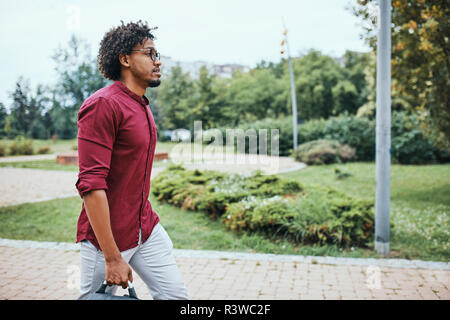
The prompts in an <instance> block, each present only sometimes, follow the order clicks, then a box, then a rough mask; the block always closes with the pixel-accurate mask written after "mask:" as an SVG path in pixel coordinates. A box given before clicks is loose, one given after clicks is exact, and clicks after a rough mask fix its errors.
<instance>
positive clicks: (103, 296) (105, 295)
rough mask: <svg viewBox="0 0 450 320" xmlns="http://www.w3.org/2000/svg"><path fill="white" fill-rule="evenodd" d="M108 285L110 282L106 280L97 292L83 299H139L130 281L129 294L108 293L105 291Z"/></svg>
mask: <svg viewBox="0 0 450 320" xmlns="http://www.w3.org/2000/svg"><path fill="white" fill-rule="evenodd" d="M107 286H108V284H107V283H106V281H104V282H103V283H102V285H101V286H100V288H99V289H98V290H97V291H96V292H95V293H90V294H88V295H87V296H85V297H84V298H82V300H139V298H138V297H137V295H136V291H135V290H134V287H133V285H132V284H131V282H130V281H128V294H125V295H123V296H115V295H112V294H110V293H106V292H105V291H106V287H107Z"/></svg>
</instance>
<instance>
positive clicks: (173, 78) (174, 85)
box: [157, 66, 194, 129]
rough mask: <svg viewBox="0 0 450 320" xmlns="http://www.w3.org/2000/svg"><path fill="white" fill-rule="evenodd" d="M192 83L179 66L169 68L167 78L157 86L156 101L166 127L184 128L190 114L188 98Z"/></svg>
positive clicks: (190, 96)
mask: <svg viewBox="0 0 450 320" xmlns="http://www.w3.org/2000/svg"><path fill="white" fill-rule="evenodd" d="M193 93H194V85H193V81H192V79H191V77H190V76H189V74H188V73H183V70H182V69H181V67H180V66H175V67H173V68H171V70H170V72H169V74H168V76H167V78H165V79H164V80H163V81H161V85H160V86H159V87H158V99H157V103H158V105H159V106H161V113H162V114H163V115H164V118H163V121H162V123H163V125H164V127H165V128H168V129H178V128H186V126H187V125H188V124H189V120H187V119H186V118H187V117H189V116H190V114H191V111H190V110H189V103H188V99H190V98H192V95H193Z"/></svg>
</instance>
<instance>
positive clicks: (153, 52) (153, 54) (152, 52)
mask: <svg viewBox="0 0 450 320" xmlns="http://www.w3.org/2000/svg"><path fill="white" fill-rule="evenodd" d="M131 51H148V52H146V53H145V54H146V55H148V56H149V57H150V59H152V60H153V61H155V60H156V59H158V60H161V59H160V57H161V54H160V53H159V52H158V51H156V50H155V49H153V48H145V49H135V50H131Z"/></svg>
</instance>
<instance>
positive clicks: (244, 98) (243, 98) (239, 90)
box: [229, 68, 289, 121]
mask: <svg viewBox="0 0 450 320" xmlns="http://www.w3.org/2000/svg"><path fill="white" fill-rule="evenodd" d="M287 85H288V83H286V79H278V78H276V76H275V74H274V73H273V72H271V70H270V69H268V68H265V69H261V68H259V69H258V68H257V69H253V70H250V71H249V72H248V73H242V72H239V73H236V74H235V75H234V76H233V78H232V79H231V82H230V86H229V101H230V103H231V104H232V105H233V107H234V108H235V111H236V112H235V116H236V119H238V120H239V121H255V120H258V119H263V118H266V117H279V116H281V115H285V114H286V113H287V112H288V111H287V107H288V100H287V99H288V97H287V93H288V92H289V91H288V90H289V87H288V86H287Z"/></svg>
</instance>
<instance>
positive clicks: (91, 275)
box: [79, 223, 188, 300]
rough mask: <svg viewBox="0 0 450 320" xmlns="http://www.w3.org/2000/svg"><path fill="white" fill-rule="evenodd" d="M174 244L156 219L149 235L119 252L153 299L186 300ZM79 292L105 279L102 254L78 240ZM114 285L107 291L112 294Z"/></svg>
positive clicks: (91, 291) (186, 296)
mask: <svg viewBox="0 0 450 320" xmlns="http://www.w3.org/2000/svg"><path fill="white" fill-rule="evenodd" d="M172 250H173V244H172V240H170V237H169V235H168V234H167V232H166V230H165V229H164V228H163V226H162V225H161V224H160V223H158V224H157V225H156V226H155V227H154V228H153V231H152V234H151V235H150V237H149V238H148V239H147V241H145V243H142V242H141V234H139V245H138V246H137V247H135V248H132V249H129V250H126V251H123V252H121V254H122V257H123V259H124V260H125V262H127V263H128V264H129V265H130V266H131V268H132V269H133V270H134V271H135V272H136V273H137V274H138V275H139V277H140V278H141V279H142V280H143V281H144V282H145V284H146V285H147V287H148V289H149V290H150V294H151V295H152V297H153V299H155V300H187V299H188V294H187V289H186V286H185V284H184V281H183V279H182V277H181V273H180V271H179V270H178V267H177V264H176V261H175V258H174V256H173V251H172ZM80 256H81V279H80V296H79V299H81V298H83V297H84V296H85V295H87V294H89V293H93V292H95V291H97V289H98V288H99V287H100V285H101V284H102V283H103V281H104V280H105V276H106V273H105V258H104V256H103V252H102V251H101V250H98V249H97V248H96V247H95V246H94V245H93V244H92V243H91V242H89V241H87V240H84V241H82V242H81V249H80ZM117 288H118V287H117V286H111V287H108V288H107V290H106V292H107V293H108V292H109V293H111V294H114V293H115V292H116V290H117Z"/></svg>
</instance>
